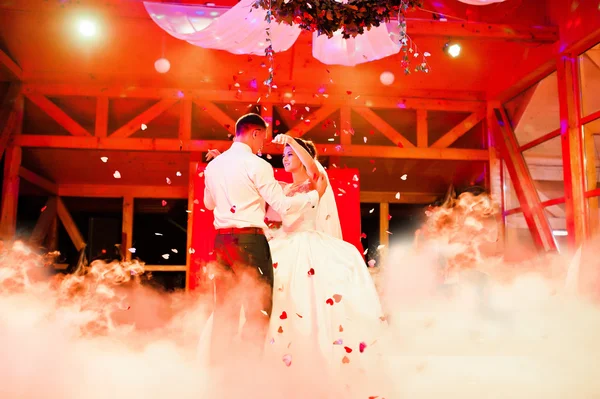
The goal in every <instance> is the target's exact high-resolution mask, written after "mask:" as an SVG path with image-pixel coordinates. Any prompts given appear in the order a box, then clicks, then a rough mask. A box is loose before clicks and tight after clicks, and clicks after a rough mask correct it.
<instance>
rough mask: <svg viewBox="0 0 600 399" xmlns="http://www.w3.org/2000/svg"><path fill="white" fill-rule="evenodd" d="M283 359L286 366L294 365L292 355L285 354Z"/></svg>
mask: <svg viewBox="0 0 600 399" xmlns="http://www.w3.org/2000/svg"><path fill="white" fill-rule="evenodd" d="M282 360H283V362H284V363H285V365H286V366H288V367H290V366H291V365H292V355H283V359H282Z"/></svg>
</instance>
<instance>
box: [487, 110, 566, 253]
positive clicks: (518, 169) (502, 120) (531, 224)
mask: <svg viewBox="0 0 600 399" xmlns="http://www.w3.org/2000/svg"><path fill="white" fill-rule="evenodd" d="M497 107H498V108H495V107H492V106H490V107H489V108H488V121H489V124H490V129H491V131H492V132H493V134H494V139H495V143H497V144H498V146H499V148H500V149H501V154H502V159H503V160H504V163H505V165H506V169H507V170H508V172H509V174H510V177H511V179H512V182H513V186H514V188H515V192H516V194H517V197H518V198H519V203H520V205H521V209H522V210H523V216H524V217H525V221H526V222H527V227H528V228H529V230H530V231H531V235H532V237H533V241H534V242H535V244H536V246H537V247H538V248H539V249H541V250H545V251H556V250H557V248H556V242H555V241H554V236H553V235H552V229H551V228H550V225H549V223H548V218H547V217H546V215H545V213H544V209H543V208H542V205H541V202H540V198H539V195H538V193H537V190H536V188H535V185H534V184H533V180H532V179H531V175H530V174H529V169H528V168H527V165H526V164H525V160H524V159H523V156H522V155H521V153H520V152H519V146H518V143H517V138H516V137H515V132H514V131H513V129H512V127H511V125H510V121H509V119H508V116H507V115H506V112H505V110H504V108H502V106H501V105H497Z"/></svg>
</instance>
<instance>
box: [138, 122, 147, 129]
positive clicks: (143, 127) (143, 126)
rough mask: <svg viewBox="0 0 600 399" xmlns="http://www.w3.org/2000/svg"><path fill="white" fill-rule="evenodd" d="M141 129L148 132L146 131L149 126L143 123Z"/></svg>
mask: <svg viewBox="0 0 600 399" xmlns="http://www.w3.org/2000/svg"><path fill="white" fill-rule="evenodd" d="M140 128H141V129H142V130H146V129H148V126H146V125H144V124H143V123H142V126H140Z"/></svg>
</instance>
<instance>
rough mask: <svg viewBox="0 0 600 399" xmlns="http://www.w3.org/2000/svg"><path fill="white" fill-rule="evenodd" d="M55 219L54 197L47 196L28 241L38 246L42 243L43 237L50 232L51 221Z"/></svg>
mask: <svg viewBox="0 0 600 399" xmlns="http://www.w3.org/2000/svg"><path fill="white" fill-rule="evenodd" d="M55 219H56V197H54V196H53V197H49V198H48V201H47V202H46V206H45V207H44V210H43V212H42V213H41V214H40V217H39V218H38V221H37V223H36V224H35V227H34V228H33V232H32V233H31V238H30V239H29V243H30V244H31V245H33V246H36V247H37V246H40V245H42V244H43V243H44V239H45V238H46V237H47V236H48V234H49V233H50V228H51V227H52V224H53V221H54V220H55Z"/></svg>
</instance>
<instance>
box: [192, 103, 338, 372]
mask: <svg viewBox="0 0 600 399" xmlns="http://www.w3.org/2000/svg"><path fill="white" fill-rule="evenodd" d="M266 131H267V124H266V122H265V121H264V119H263V118H261V117H260V115H257V114H247V115H244V116H242V117H241V118H240V119H238V121H237V123H236V124H235V139H234V143H233V144H232V145H231V147H230V148H229V150H227V151H225V152H223V154H221V155H219V156H218V157H216V158H215V159H214V160H213V161H212V162H210V163H209V164H208V166H207V167H206V170H205V190H204V205H205V207H206V209H208V210H214V218H215V221H214V225H215V229H216V232H217V236H216V238H215V254H216V257H217V270H216V272H215V273H214V276H215V277H214V280H213V281H214V283H215V289H216V301H215V311H214V327H213V334H212V348H211V358H212V361H213V363H215V362H216V363H220V362H222V361H224V360H225V358H226V357H228V356H230V355H232V354H233V348H232V344H233V338H234V336H235V334H236V332H237V329H238V324H239V315H240V308H241V307H242V306H243V308H244V315H245V318H246V324H245V325H244V330H243V333H242V338H243V343H244V349H243V352H244V353H243V354H244V357H245V358H248V355H250V356H254V357H256V358H258V357H260V354H261V351H262V347H263V345H264V343H265V338H266V333H267V329H268V326H269V316H270V315H271V306H272V299H273V264H272V261H271V252H270V250H269V244H268V242H267V239H266V237H265V235H264V232H263V230H264V229H266V228H267V226H266V224H265V222H264V219H265V202H266V203H268V204H269V205H270V206H271V207H272V208H273V209H274V210H275V211H276V212H277V213H278V214H280V215H284V214H286V213H288V212H298V211H300V210H302V208H305V207H307V206H312V207H315V206H317V204H318V202H319V198H320V197H321V196H322V195H323V193H324V192H325V189H326V188H327V181H326V180H325V178H324V176H320V177H319V179H318V180H317V182H316V190H313V191H311V192H309V193H306V194H300V195H295V196H293V197H286V196H285V195H284V193H283V190H282V188H281V186H280V185H279V183H278V182H277V181H276V180H275V176H274V173H273V168H272V167H271V165H270V164H269V163H268V162H266V161H265V160H263V159H262V158H260V157H258V156H256V155H255V154H257V153H258V152H260V150H261V148H262V146H263V144H264V141H265V138H266Z"/></svg>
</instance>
